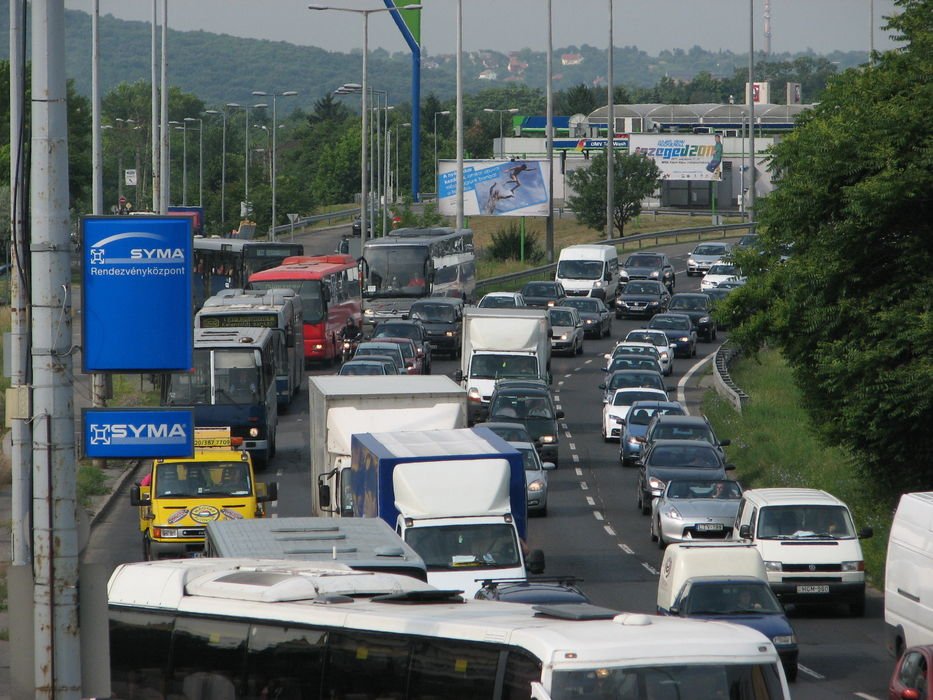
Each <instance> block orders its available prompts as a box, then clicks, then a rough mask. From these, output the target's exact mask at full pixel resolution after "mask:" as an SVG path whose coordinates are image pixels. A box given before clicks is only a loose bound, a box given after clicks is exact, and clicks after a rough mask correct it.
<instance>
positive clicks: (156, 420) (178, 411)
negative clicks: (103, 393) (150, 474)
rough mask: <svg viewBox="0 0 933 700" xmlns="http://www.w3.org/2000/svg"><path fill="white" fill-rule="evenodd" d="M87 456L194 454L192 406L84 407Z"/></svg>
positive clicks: (117, 456) (151, 456)
mask: <svg viewBox="0 0 933 700" xmlns="http://www.w3.org/2000/svg"><path fill="white" fill-rule="evenodd" d="M81 420H82V425H83V426H84V430H83V435H84V456H85V457H87V458H88V459H152V458H161V459H169V458H173V457H192V456H194V410H193V409H191V408H187V407H186V408H153V409H146V408H116V409H111V408H85V409H84V410H83V411H82V413H81Z"/></svg>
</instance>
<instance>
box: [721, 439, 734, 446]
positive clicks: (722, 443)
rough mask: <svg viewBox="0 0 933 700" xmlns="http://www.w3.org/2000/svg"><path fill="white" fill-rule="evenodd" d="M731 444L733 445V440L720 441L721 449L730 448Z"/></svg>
mask: <svg viewBox="0 0 933 700" xmlns="http://www.w3.org/2000/svg"><path fill="white" fill-rule="evenodd" d="M731 444H732V440H729V439H726V440H720V441H719V446H720V447H728V446H729V445H731Z"/></svg>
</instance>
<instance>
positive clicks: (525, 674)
mask: <svg viewBox="0 0 933 700" xmlns="http://www.w3.org/2000/svg"><path fill="white" fill-rule="evenodd" d="M540 680H541V663H540V662H539V661H538V660H537V659H535V658H534V657H533V656H531V655H529V654H526V653H524V652H521V651H516V650H514V649H510V650H509V652H508V661H507V662H506V665H505V683H504V684H503V688H502V700H519V699H521V700H525V699H526V698H527V697H528V695H529V693H530V688H531V684H532V682H534V681H540Z"/></svg>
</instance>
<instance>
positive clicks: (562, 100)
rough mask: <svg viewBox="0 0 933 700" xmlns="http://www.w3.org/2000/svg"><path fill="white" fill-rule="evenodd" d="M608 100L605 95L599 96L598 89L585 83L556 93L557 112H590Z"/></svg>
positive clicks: (567, 113) (555, 111)
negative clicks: (597, 94)
mask: <svg viewBox="0 0 933 700" xmlns="http://www.w3.org/2000/svg"><path fill="white" fill-rule="evenodd" d="M605 102H606V100H605V97H602V98H600V97H597V96H596V90H595V89H594V88H591V87H587V86H586V85H584V84H583V83H580V84H579V85H574V86H573V87H572V88H569V89H567V90H561V91H560V92H557V93H555V95H554V113H555V114H566V115H570V114H589V113H590V112H592V111H593V110H595V109H596V108H597V107H599V106H600V105H604V104H605Z"/></svg>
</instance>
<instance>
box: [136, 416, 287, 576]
mask: <svg viewBox="0 0 933 700" xmlns="http://www.w3.org/2000/svg"><path fill="white" fill-rule="evenodd" d="M241 443H242V438H234V437H231V436H230V429H229V428H196V429H195V435H194V457H192V458H182V459H155V460H153V462H152V469H151V471H150V472H149V474H147V475H146V477H144V478H143V480H142V481H141V482H139V483H137V484H135V485H133V486H132V487H131V488H130V503H131V504H132V505H134V506H138V507H139V529H140V531H141V532H142V534H143V557H144V558H145V559H146V560H151V559H160V558H163V557H186V556H200V555H201V552H202V551H203V550H204V540H205V527H206V525H207V523H209V522H211V521H215V520H241V519H243V518H264V517H266V508H265V505H264V504H265V503H268V502H269V501H275V500H277V499H278V484H276V482H274V481H273V482H270V483H269V484H264V483H259V482H257V481H256V479H255V474H254V472H253V463H252V461H251V460H250V456H249V452H247V451H246V450H244V449H241V448H240V444H241Z"/></svg>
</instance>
